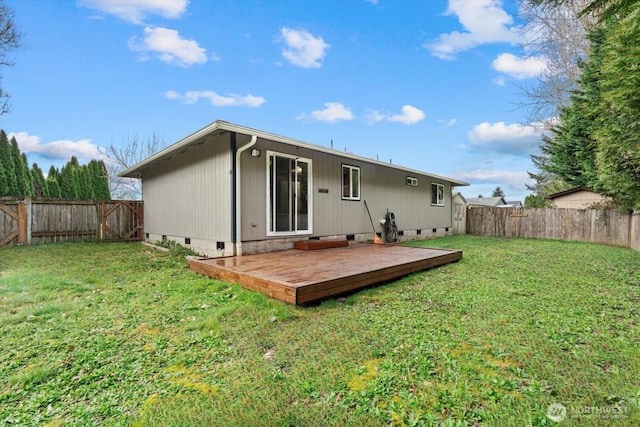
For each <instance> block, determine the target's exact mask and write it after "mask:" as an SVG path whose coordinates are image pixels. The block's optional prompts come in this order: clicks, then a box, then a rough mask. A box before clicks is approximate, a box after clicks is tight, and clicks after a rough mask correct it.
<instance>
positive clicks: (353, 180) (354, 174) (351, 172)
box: [342, 165, 360, 200]
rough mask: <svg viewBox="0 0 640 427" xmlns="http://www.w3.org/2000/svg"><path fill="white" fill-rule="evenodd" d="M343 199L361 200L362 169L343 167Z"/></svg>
mask: <svg viewBox="0 0 640 427" xmlns="http://www.w3.org/2000/svg"><path fill="white" fill-rule="evenodd" d="M342 199H343V200H360V168H359V167H357V166H349V165H342Z"/></svg>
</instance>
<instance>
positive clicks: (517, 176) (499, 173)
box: [455, 169, 529, 183]
mask: <svg viewBox="0 0 640 427" xmlns="http://www.w3.org/2000/svg"><path fill="white" fill-rule="evenodd" d="M455 175H456V177H457V178H460V179H464V180H469V181H473V182H474V183H477V182H495V181H508V182H524V181H528V179H529V174H528V173H527V172H526V171H506V170H492V169H474V170H470V171H465V172H458V173H456V174H455Z"/></svg>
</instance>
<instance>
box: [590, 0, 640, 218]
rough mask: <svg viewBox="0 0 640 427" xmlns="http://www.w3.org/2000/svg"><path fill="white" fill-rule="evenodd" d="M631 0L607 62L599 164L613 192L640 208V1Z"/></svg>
mask: <svg viewBox="0 0 640 427" xmlns="http://www.w3.org/2000/svg"><path fill="white" fill-rule="evenodd" d="M625 5H626V6H627V10H628V13H627V14H626V15H621V16H619V17H618V18H617V19H616V20H615V21H614V22H615V24H614V25H613V26H612V28H611V31H610V32H608V34H607V40H606V41H607V49H606V52H605V54H604V58H603V61H602V76H601V89H602V97H601V102H600V104H599V108H598V121H597V128H596V131H595V135H596V139H597V140H598V148H597V165H598V169H599V172H600V181H601V182H602V185H603V187H604V188H605V190H606V191H607V193H608V194H609V195H610V196H612V197H613V199H614V200H615V201H617V202H618V203H619V204H620V205H621V206H622V207H623V208H626V209H629V210H633V209H635V210H640V1H629V2H625Z"/></svg>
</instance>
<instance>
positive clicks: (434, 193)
mask: <svg viewBox="0 0 640 427" xmlns="http://www.w3.org/2000/svg"><path fill="white" fill-rule="evenodd" d="M431 204H432V205H433V206H444V185H442V184H436V183H435V182H432V183H431Z"/></svg>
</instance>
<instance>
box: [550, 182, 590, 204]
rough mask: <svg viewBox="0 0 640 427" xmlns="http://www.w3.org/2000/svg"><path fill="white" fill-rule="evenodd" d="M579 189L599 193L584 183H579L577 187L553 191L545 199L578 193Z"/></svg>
mask: <svg viewBox="0 0 640 427" xmlns="http://www.w3.org/2000/svg"><path fill="white" fill-rule="evenodd" d="M580 191H588V192H590V193H594V194H600V193H598V192H597V191H596V190H594V189H592V188H589V187H585V186H584V185H581V186H579V187H574V188H570V189H568V190H564V191H559V192H557V193H553V194H549V195H548V196H547V199H551V200H553V199H555V198H558V197H562V196H567V195H569V194H573V193H579V192H580Z"/></svg>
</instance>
